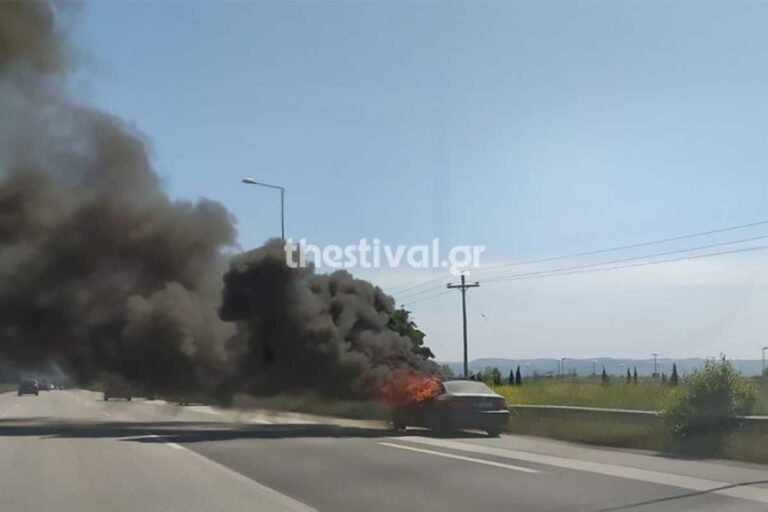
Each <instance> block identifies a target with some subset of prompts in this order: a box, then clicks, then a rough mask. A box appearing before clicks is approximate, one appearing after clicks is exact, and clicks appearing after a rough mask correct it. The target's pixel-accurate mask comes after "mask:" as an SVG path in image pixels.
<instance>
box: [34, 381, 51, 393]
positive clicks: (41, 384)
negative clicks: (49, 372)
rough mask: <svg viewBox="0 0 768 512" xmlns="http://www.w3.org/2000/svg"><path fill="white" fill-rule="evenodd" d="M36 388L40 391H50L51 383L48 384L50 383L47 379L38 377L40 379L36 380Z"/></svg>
mask: <svg viewBox="0 0 768 512" xmlns="http://www.w3.org/2000/svg"><path fill="white" fill-rule="evenodd" d="M37 388H38V389H39V390H40V391H50V390H51V385H50V384H48V381H47V380H45V379H40V380H39V381H38V382H37Z"/></svg>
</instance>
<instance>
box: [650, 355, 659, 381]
mask: <svg viewBox="0 0 768 512" xmlns="http://www.w3.org/2000/svg"><path fill="white" fill-rule="evenodd" d="M651 355H652V356H653V378H654V379H658V378H659V365H658V357H659V353H658V352H652V353H651Z"/></svg>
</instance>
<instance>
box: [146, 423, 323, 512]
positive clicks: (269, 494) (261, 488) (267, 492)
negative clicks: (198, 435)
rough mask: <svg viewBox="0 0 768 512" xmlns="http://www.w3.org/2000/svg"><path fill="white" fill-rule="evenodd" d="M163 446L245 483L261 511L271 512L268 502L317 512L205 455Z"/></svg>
mask: <svg viewBox="0 0 768 512" xmlns="http://www.w3.org/2000/svg"><path fill="white" fill-rule="evenodd" d="M148 437H153V438H155V439H160V440H163V439H165V438H164V437H163V436H161V435H158V434H150V435H149V436H148ZM164 444H166V445H168V446H170V447H171V448H173V449H174V450H181V451H183V452H185V453H186V454H188V455H190V456H192V457H194V458H196V459H197V460H199V461H202V462H205V463H206V464H208V465H209V466H212V467H214V468H216V469H218V470H219V471H223V472H224V473H225V474H227V475H228V476H230V477H232V478H234V479H236V480H239V481H240V482H243V483H246V484H248V485H250V486H251V487H254V488H255V489H256V491H257V492H258V493H260V494H261V495H262V496H261V497H260V498H259V499H258V501H257V503H259V505H260V507H261V509H263V510H272V508H270V507H269V506H268V504H267V503H265V500H269V501H270V502H271V503H274V504H276V505H278V506H279V507H280V510H289V511H292V512H317V509H314V508H312V507H310V506H309V505H307V504H305V503H302V502H300V501H298V500H296V499H294V498H291V497H290V496H288V495H286V494H283V493H281V492H279V491H276V490H274V489H273V488H271V487H267V486H266V485H264V484H262V483H260V482H257V481H256V480H254V479H252V478H249V477H247V476H245V475H244V474H242V473H238V472H237V471H235V470H234V469H231V468H229V467H227V466H225V465H224V464H221V463H219V462H216V461H215V460H213V459H209V458H208V457H206V456H205V455H200V454H199V453H197V452H196V451H193V450H190V449H189V448H187V447H186V446H182V445H180V444H177V443H174V442H170V441H165V443H164Z"/></svg>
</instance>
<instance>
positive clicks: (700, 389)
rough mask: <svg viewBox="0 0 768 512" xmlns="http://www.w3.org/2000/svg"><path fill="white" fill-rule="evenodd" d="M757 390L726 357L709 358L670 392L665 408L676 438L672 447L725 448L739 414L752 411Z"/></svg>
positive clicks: (713, 450) (737, 424)
mask: <svg viewBox="0 0 768 512" xmlns="http://www.w3.org/2000/svg"><path fill="white" fill-rule="evenodd" d="M756 392H757V391H756V389H755V387H754V386H753V385H752V384H751V383H750V382H747V381H746V380H745V379H743V378H742V377H741V376H740V375H739V374H738V373H737V372H736V370H734V368H733V366H732V365H731V363H730V362H728V361H727V360H726V359H725V357H723V358H721V360H720V361H707V363H706V364H705V366H704V368H703V369H700V370H696V371H695V372H694V373H693V374H692V375H690V376H689V377H686V378H685V379H684V380H683V382H682V385H681V386H680V387H678V388H677V389H676V390H675V391H674V392H672V393H671V394H670V396H669V398H668V400H667V404H666V407H665V408H664V410H663V412H662V415H663V418H664V420H665V422H666V424H667V425H668V426H669V428H670V430H671V434H672V436H673V439H674V440H675V444H674V446H672V448H673V449H677V450H683V451H689V452H691V451H692V452H699V453H719V452H722V450H723V448H724V441H725V438H726V437H727V436H728V435H729V434H731V433H732V432H734V431H736V430H738V429H739V427H740V420H739V418H738V416H746V415H749V414H751V413H752V409H753V408H754V405H755V400H756Z"/></svg>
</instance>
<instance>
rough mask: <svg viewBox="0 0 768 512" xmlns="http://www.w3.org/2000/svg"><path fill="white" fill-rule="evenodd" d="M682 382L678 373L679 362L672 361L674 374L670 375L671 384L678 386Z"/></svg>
mask: <svg viewBox="0 0 768 512" xmlns="http://www.w3.org/2000/svg"><path fill="white" fill-rule="evenodd" d="M679 382H680V377H678V375H677V363H672V375H671V376H670V377H669V385H670V386H677V385H678V383H679Z"/></svg>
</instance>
